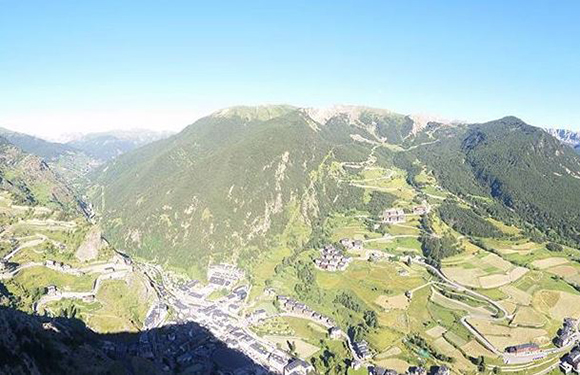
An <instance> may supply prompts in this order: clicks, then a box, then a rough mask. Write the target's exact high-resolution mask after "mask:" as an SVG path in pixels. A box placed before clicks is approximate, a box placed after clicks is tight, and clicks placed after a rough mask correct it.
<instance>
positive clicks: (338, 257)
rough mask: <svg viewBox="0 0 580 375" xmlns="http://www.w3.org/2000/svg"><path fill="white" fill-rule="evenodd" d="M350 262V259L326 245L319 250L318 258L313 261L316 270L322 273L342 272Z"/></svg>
mask: <svg viewBox="0 0 580 375" xmlns="http://www.w3.org/2000/svg"><path fill="white" fill-rule="evenodd" d="M351 261H352V258H351V257H347V256H344V255H343V253H342V252H340V251H339V250H337V249H336V248H335V247H334V246H332V245H326V246H325V247H323V248H322V249H320V258H317V259H315V260H314V264H315V265H316V268H318V269H320V270H322V271H330V272H335V271H344V270H346V268H347V267H348V265H349V264H350V262H351Z"/></svg>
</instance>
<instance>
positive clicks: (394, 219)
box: [382, 202, 431, 224]
mask: <svg viewBox="0 0 580 375" xmlns="http://www.w3.org/2000/svg"><path fill="white" fill-rule="evenodd" d="M411 210H412V213H413V215H425V214H428V213H429V212H430V211H431V206H429V205H428V204H427V203H426V202H423V204H420V205H417V206H413V208H412V209H411ZM405 220H406V218H405V211H404V210H403V209H402V208H394V207H393V208H388V209H386V210H384V211H383V215H382V221H383V223H386V224H400V223H404V222H405Z"/></svg>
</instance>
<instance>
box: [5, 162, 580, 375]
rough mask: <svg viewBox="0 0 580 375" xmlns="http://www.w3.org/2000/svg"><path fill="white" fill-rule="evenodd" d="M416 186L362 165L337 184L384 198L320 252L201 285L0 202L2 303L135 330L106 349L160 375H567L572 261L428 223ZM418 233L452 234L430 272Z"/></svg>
mask: <svg viewBox="0 0 580 375" xmlns="http://www.w3.org/2000/svg"><path fill="white" fill-rule="evenodd" d="M419 178H422V179H423V180H424V181H425V182H426V183H425V184H424V185H423V187H422V188H421V189H422V190H421V189H418V188H416V187H412V186H410V185H409V184H408V183H407V182H406V180H405V176H404V175H403V173H402V172H401V171H399V170H390V171H386V170H384V169H382V168H380V167H377V166H375V165H373V164H372V162H370V163H367V164H365V163H361V165H360V166H359V168H358V169H356V173H355V174H354V177H350V179H347V180H346V181H347V183H349V184H352V185H353V186H358V187H360V188H362V189H364V190H365V191H366V192H368V194H369V195H372V194H373V192H375V191H377V192H385V191H388V192H390V193H391V194H392V195H394V196H396V197H397V200H396V201H395V202H393V204H392V205H390V206H383V207H380V209H379V210H378V214H375V215H371V214H369V213H368V212H360V211H353V212H351V213H348V214H345V213H333V214H332V215H331V216H330V217H329V218H328V219H327V220H326V222H325V228H324V229H325V230H326V231H327V232H328V234H329V235H328V236H327V238H326V242H321V243H319V244H317V245H316V246H313V248H311V249H309V250H308V251H305V252H302V253H299V254H298V255H296V256H295V257H294V258H292V259H293V260H292V261H291V262H288V261H285V260H284V259H285V258H288V257H290V256H292V252H291V251H290V250H291V249H285V248H280V249H275V250H273V251H271V252H268V253H264V254H262V255H261V257H262V258H260V259H259V261H258V262H256V263H254V264H251V265H244V266H240V265H238V264H235V263H234V262H231V263H226V262H214V263H212V264H211V265H210V266H209V267H208V269H207V274H206V275H205V278H204V279H199V280H197V279H190V278H188V277H187V276H185V275H183V274H180V273H179V272H175V271H170V270H167V269H164V268H163V267H161V266H159V265H155V264H151V263H146V262H141V261H137V260H134V259H131V258H129V257H128V256H127V255H125V254H123V253H120V252H118V251H116V250H114V249H112V248H111V247H110V246H109V245H108V244H107V243H106V241H104V240H102V239H101V235H100V232H98V229H96V227H93V226H92V225H86V224H82V223H80V222H77V221H74V220H73V221H66V220H60V221H59V220H57V219H55V218H54V217H53V216H52V212H51V211H50V210H46V209H43V208H41V207H36V208H27V207H21V206H17V205H15V204H13V203H11V201H10V197H9V196H8V195H6V194H5V195H2V196H1V197H0V203H2V205H3V206H2V209H3V212H4V213H5V214H7V215H9V216H11V217H12V219H11V221H10V223H11V224H7V225H5V226H4V227H3V231H2V234H1V235H2V241H3V244H4V245H3V247H4V253H3V255H2V259H1V261H0V279H2V281H3V282H4V283H6V285H7V288H8V290H9V291H14V293H16V292H17V290H19V288H25V289H27V290H35V293H36V294H34V295H32V294H31V295H27V296H23V297H22V300H23V301H24V299H26V300H27V301H28V303H29V306H30V309H31V311H32V312H35V313H38V314H49V315H50V314H52V315H55V316H58V315H59V314H65V315H66V314H71V315H73V316H76V317H79V318H81V319H83V320H84V321H86V322H87V324H88V326H89V327H91V328H92V329H95V330H97V331H99V332H114V331H116V330H128V331H133V332H137V333H139V332H140V333H139V340H138V341H134V342H130V343H124V342H118V341H106V342H103V349H104V350H105V351H106V352H107V353H108V355H110V356H111V357H112V358H122V357H123V356H126V355H133V356H138V357H142V358H144V359H147V360H150V361H152V363H154V364H155V366H156V367H158V368H159V369H160V370H161V371H165V372H167V373H172V372H174V371H176V370H177V369H185V368H193V369H195V371H197V373H204V371H210V370H211V369H212V368H214V369H215V366H216V364H217V366H218V368H219V369H220V370H219V371H221V373H223V374H230V373H231V374H240V375H241V374H254V373H264V374H266V373H276V374H284V375H287V374H288V375H306V374H311V373H317V372H320V371H322V370H323V369H324V368H331V366H335V368H341V369H343V371H345V372H346V373H348V374H367V373H368V374H375V375H393V374H410V375H412V374H415V375H424V374H435V375H447V374H468V373H476V372H483V373H492V372H493V373H500V372H502V373H511V374H514V375H515V374H520V373H521V374H524V373H526V374H527V373H531V374H550V373H557V372H560V371H562V372H564V373H580V347H577V346H576V345H577V343H578V340H579V339H580V333H579V331H578V319H579V318H580V310H578V309H577V306H578V305H579V304H580V294H579V293H578V292H577V291H576V290H575V289H574V287H573V285H576V284H575V283H576V280H578V281H580V265H578V264H576V263H575V262H573V261H570V260H569V258H570V257H571V256H570V257H569V258H566V257H564V256H562V255H564V254H568V253H569V254H572V252H573V251H574V250H573V249H564V250H563V253H562V254H557V253H553V252H551V251H550V250H547V249H546V245H545V244H541V243H534V242H533V241H531V240H530V239H529V238H526V236H525V235H523V234H521V233H520V232H519V230H518V229H517V228H514V227H510V226H508V225H505V224H503V223H500V222H496V221H494V220H492V219H489V223H491V224H493V226H494V227H496V228H497V230H498V231H501V232H502V233H504V234H505V236H504V237H498V238H492V239H486V238H483V239H478V240H479V241H480V242H477V241H475V239H473V238H468V237H467V236H464V235H461V234H460V233H458V232H457V231H456V230H455V229H453V227H451V226H450V225H449V224H447V223H446V222H445V221H443V220H441V219H440V218H439V217H438V216H437V215H435V214H434V213H435V212H436V210H437V207H438V206H439V205H441V204H442V203H443V202H446V201H448V200H449V199H458V198H457V197H452V196H451V195H450V194H449V193H448V192H445V191H443V190H442V189H440V188H438V187H437V185H436V184H434V183H433V180H432V177H431V176H428V175H420V176H419ZM459 204H460V205H465V206H466V207H467V204H466V203H465V202H462V201H461V200H459ZM427 218H429V220H430V221H431V222H430V223H429V225H430V227H429V228H428V230H429V232H428V233H427V229H426V228H425V225H426V224H425V223H426V219H427ZM426 235H427V236H430V237H431V238H433V239H441V238H443V237H445V236H447V237H450V238H453V241H454V246H458V247H459V248H461V251H459V252H457V253H455V254H453V255H451V256H449V257H446V258H443V259H442V260H441V261H440V263H438V264H436V263H434V262H433V260H432V259H430V258H428V257H426V256H425V254H424V252H423V251H422V248H421V246H422V243H421V236H426ZM75 249H76V250H75ZM119 291H122V293H123V295H124V296H123V297H122V298H121V300H118V298H119V293H120V292H119ZM113 301H115V302H113ZM24 302H25V301H24ZM111 315H114V316H116V317H117V318H116V319H111V318H109V317H110V316H111ZM136 322H138V325H135V323H136ZM208 334H209V335H210V336H211V337H213V338H212V339H211V340H207V339H205V337H207V335H208ZM231 353H239V354H240V358H236V359H234V358H233V357H232V355H231ZM474 369H477V370H474Z"/></svg>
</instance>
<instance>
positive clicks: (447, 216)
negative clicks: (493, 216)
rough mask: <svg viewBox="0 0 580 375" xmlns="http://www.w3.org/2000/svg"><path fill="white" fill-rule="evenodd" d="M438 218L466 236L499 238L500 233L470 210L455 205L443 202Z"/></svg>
mask: <svg viewBox="0 0 580 375" xmlns="http://www.w3.org/2000/svg"><path fill="white" fill-rule="evenodd" d="M438 211H439V216H440V217H441V220H443V221H444V222H445V223H447V225H449V226H450V227H451V228H453V229H455V230H456V231H458V232H459V233H461V234H464V235H466V236H477V237H501V236H502V233H501V232H500V231H499V230H498V229H497V228H496V227H495V226H494V225H493V224H491V223H489V222H487V221H485V220H484V219H482V218H481V216H479V215H477V214H476V213H475V212H473V211H472V210H468V209H466V208H462V207H460V206H458V205H457V204H455V203H451V202H448V201H446V202H444V203H443V204H442V205H441V206H439V208H438Z"/></svg>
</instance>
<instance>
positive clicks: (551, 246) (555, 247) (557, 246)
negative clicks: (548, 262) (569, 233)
mask: <svg viewBox="0 0 580 375" xmlns="http://www.w3.org/2000/svg"><path fill="white" fill-rule="evenodd" d="M546 249H548V250H550V251H553V252H557V253H559V252H561V251H563V250H564V248H563V247H562V245H560V244H557V243H554V242H549V243H548V244H547V245H546Z"/></svg>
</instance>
